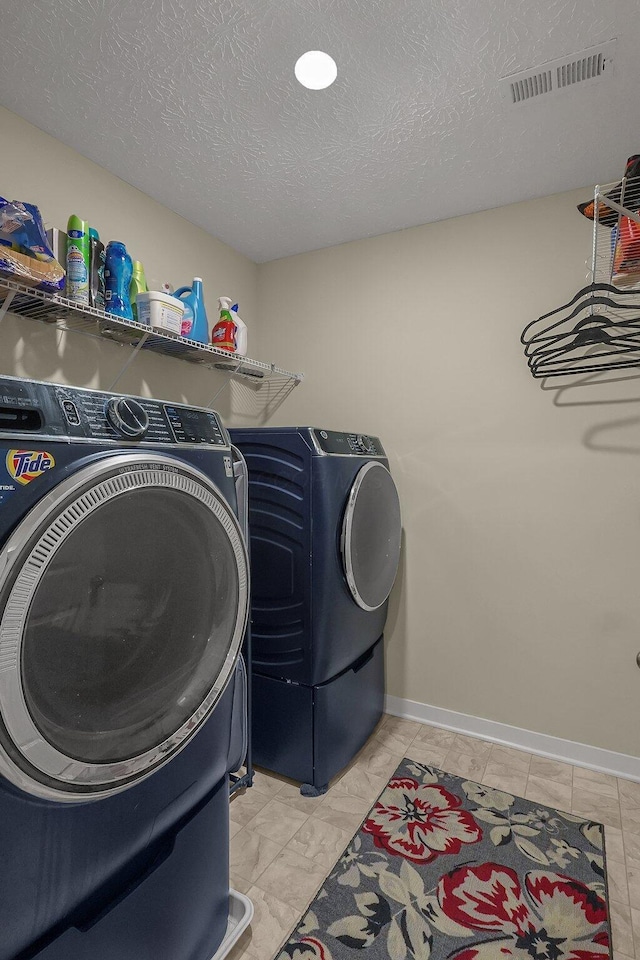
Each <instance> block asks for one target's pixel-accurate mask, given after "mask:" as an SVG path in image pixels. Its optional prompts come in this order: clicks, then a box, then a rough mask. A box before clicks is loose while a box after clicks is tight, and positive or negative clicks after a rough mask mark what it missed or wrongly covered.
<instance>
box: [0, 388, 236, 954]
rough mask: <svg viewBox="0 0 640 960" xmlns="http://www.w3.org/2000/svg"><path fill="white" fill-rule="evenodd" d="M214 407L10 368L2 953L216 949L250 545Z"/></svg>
mask: <svg viewBox="0 0 640 960" xmlns="http://www.w3.org/2000/svg"><path fill="white" fill-rule="evenodd" d="M237 466H238V464H237V461H236V464H235V465H234V457H233V451H232V448H231V445H230V442H229V437H228V434H227V432H226V430H225V429H224V427H223V426H222V424H221V423H220V420H219V418H218V417H217V415H216V414H215V413H213V412H212V411H210V410H204V409H196V408H191V407H187V406H184V405H180V404H173V403H162V402H158V401H155V400H147V399H142V398H133V397H125V396H120V395H115V394H110V393H105V392H98V391H92V390H81V389H75V388H71V387H63V386H58V385H54V384H49V383H39V382H35V381H28V380H19V379H13V378H8V377H2V378H0V859H1V863H2V868H1V869H0V931H1V932H0V958H1V960H27V958H29V960H32V958H33V960H88V958H91V960H114V958H115V957H117V958H118V960H210V958H211V957H212V956H213V955H214V954H215V953H216V950H217V949H218V947H219V945H220V943H221V942H222V941H223V939H224V937H225V932H226V930H227V920H228V912H229V910H228V907H229V868H228V843H229V826H228V823H229V821H228V809H229V786H228V771H229V770H230V769H231V768H234V769H235V767H237V765H238V764H239V763H240V761H241V759H242V753H243V749H244V744H243V743H241V740H242V733H241V732H240V733H238V731H241V730H242V715H243V713H244V709H245V704H244V703H243V670H242V660H241V657H240V649H241V644H242V640H243V634H244V629H245V620H246V615H247V609H248V569H247V554H246V548H245V543H244V539H243V536H242V532H241V529H240V526H239V523H238V519H237V500H236V478H235V476H234V474H237V473H239V472H241V471H239V470H238V468H237Z"/></svg>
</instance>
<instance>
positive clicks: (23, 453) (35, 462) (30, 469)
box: [6, 450, 56, 486]
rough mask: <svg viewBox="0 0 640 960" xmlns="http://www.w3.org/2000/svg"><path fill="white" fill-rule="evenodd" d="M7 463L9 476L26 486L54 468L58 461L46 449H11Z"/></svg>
mask: <svg viewBox="0 0 640 960" xmlns="http://www.w3.org/2000/svg"><path fill="white" fill-rule="evenodd" d="M6 465H7V472H8V473H9V476H10V477H12V478H13V479H14V480H17V482H18V483H21V484H22V485H23V486H25V485H26V484H27V483H31V481H32V480H35V479H36V477H41V476H42V474H43V473H46V472H47V470H52V469H53V467H55V465H56V461H55V460H54V458H53V456H52V454H50V453H47V452H46V450H9V452H8V453H7V459H6Z"/></svg>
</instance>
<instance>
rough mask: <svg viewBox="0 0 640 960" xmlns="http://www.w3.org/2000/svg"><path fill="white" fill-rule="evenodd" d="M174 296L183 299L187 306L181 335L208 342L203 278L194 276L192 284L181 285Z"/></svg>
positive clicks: (185, 306) (199, 341)
mask: <svg viewBox="0 0 640 960" xmlns="http://www.w3.org/2000/svg"><path fill="white" fill-rule="evenodd" d="M173 296H174V297H177V298H178V299H179V300H181V301H182V303H183V304H184V308H185V310H184V315H183V317H182V329H181V331H180V335H181V336H183V337H187V339H189V340H197V341H198V343H207V344H208V343H209V321H208V320H207V311H206V310H205V306H204V293H203V290H202V278H201V277H194V278H193V285H192V286H190V287H180V288H179V289H178V290H176V291H175V293H174V294H173Z"/></svg>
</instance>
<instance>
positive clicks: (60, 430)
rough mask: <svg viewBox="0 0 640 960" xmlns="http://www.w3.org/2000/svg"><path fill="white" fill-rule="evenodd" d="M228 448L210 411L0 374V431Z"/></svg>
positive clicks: (226, 437) (75, 438) (220, 429)
mask: <svg viewBox="0 0 640 960" xmlns="http://www.w3.org/2000/svg"><path fill="white" fill-rule="evenodd" d="M2 433H10V434H17V433H29V434H31V435H36V436H49V437H56V438H57V437H59V438H64V437H68V438H70V439H74V440H108V441H123V440H125V441H129V442H144V443H150V444H170V445H188V446H193V445H200V444H205V445H208V446H216V447H228V446H229V438H228V434H227V431H226V430H225V428H224V427H223V426H222V424H221V422H220V420H219V418H218V415H217V414H216V413H214V411H213V410H206V409H204V408H201V407H189V406H186V405H185V404H181V403H165V402H163V401H160V400H151V399H147V398H145V397H130V396H125V395H123V394H117V393H107V392H105V391H102V390H84V389H81V388H79V387H68V386H63V385H62V384H54V383H41V382H39V381H36V380H21V379H18V378H14V377H0V434H2Z"/></svg>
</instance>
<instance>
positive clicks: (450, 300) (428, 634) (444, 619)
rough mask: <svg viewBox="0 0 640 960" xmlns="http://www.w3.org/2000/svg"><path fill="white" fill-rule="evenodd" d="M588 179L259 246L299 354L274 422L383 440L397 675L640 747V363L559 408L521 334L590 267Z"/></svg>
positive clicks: (289, 357) (471, 707) (287, 347)
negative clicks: (412, 224)
mask: <svg viewBox="0 0 640 960" xmlns="http://www.w3.org/2000/svg"><path fill="white" fill-rule="evenodd" d="M588 194H589V189H588V188H587V189H585V190H580V191H577V192H575V193H570V194H564V195H560V196H556V197H549V198H546V199H544V200H539V201H533V202H530V203H522V204H518V205H514V206H509V207H504V208H502V209H498V210H493V211H490V212H487V213H481V214H476V215H473V216H468V217H461V218H459V219H455V220H450V221H446V222H443V223H437V224H432V225H428V226H424V227H418V228H415V229H412V230H406V231H402V232H399V233H394V234H388V235H386V236H381V237H376V238H374V239H371V240H364V241H359V242H356V243H349V244H345V245H342V246H338V247H333V248H330V249H325V250H321V251H318V252H315V253H310V254H304V255H300V256H297V257H290V258H287V259H285V260H281V261H276V262H272V263H269V264H265V265H263V266H261V267H260V273H259V291H260V323H261V326H262V329H263V330H264V331H265V335H266V336H268V339H269V349H270V350H272V351H273V354H274V356H277V357H278V358H279V362H281V363H283V364H284V365H285V366H290V367H291V368H293V369H298V368H299V369H302V370H304V371H305V374H306V376H305V381H304V384H303V385H302V387H301V388H299V389H297V390H296V391H294V393H293V395H292V396H291V397H290V399H289V400H288V401H287V403H286V405H285V406H283V407H282V409H281V410H280V411H279V413H278V415H277V420H274V421H273V422H280V423H286V422H288V423H293V422H296V423H303V422H304V423H312V424H316V425H319V426H323V427H328V428H335V429H353V430H358V431H364V432H369V433H372V434H377V435H379V436H380V437H381V438H382V440H383V442H384V444H385V446H386V448H387V450H388V452H389V457H390V461H391V469H392V472H393V474H394V476H395V478H396V480H397V483H398V486H399V489H400V495H401V500H402V505H403V519H404V535H405V544H404V557H403V564H402V571H401V577H400V580H399V582H398V583H397V584H396V587H395V588H394V593H393V595H392V604H391V613H390V623H389V628H388V659H387V675H388V692H389V693H391V694H393V695H396V696H400V697H406V698H409V699H412V700H417V701H420V702H422V703H428V704H432V705H436V706H440V707H445V708H448V709H451V710H455V711H461V712H463V713H466V714H472V715H475V716H479V717H485V718H490V719H493V720H497V721H501V722H504V723H507V724H512V725H515V726H520V727H524V728H528V729H531V730H535V731H539V732H543V733H548V734H552V735H556V736H559V737H563V738H568V739H572V740H576V741H580V742H583V743H588V744H592V745H595V746H600V747H605V748H609V749H612V750H616V751H621V752H624V753H628V754H632V755H634V756H637V755H639V754H640V723H639V720H638V718H639V714H640V710H639V708H640V671H639V670H638V669H637V667H636V664H635V656H636V652H637V651H638V650H639V649H640V588H639V586H638V584H639V582H640V418H639V417H638V414H637V410H638V406H637V403H638V400H640V381H637V380H636V381H635V383H634V382H633V381H629V382H627V383H625V384H622V385H619V386H618V387H616V388H615V389H616V390H617V391H618V393H617V394H614V393H612V391H613V390H614V388H599V389H596V388H591V390H589V389H587V388H583V389H582V390H579V389H576V390H573V391H572V392H571V391H570V392H567V393H563V394H562V395H561V396H560V397H556V400H557V402H558V403H561V404H563V406H555V405H554V397H555V394H554V393H553V392H543V391H541V389H540V383H539V382H538V381H534V380H533V379H532V377H531V376H530V374H529V372H528V370H527V367H526V364H525V360H524V358H523V356H522V352H521V349H522V348H521V345H520V342H519V336H520V332H521V330H522V328H523V327H524V325H525V324H526V323H527V322H528V321H529V320H531V319H533V318H535V317H536V316H538V315H539V314H541V313H543V312H547V311H548V310H551V309H553V308H554V307H555V306H559V305H560V304H562V303H564V302H566V300H568V299H570V298H571V297H572V296H573V294H574V293H575V292H576V291H577V290H578V288H579V287H580V286H582V285H583V283H584V280H585V270H586V267H585V259H586V258H588V257H589V254H590V242H591V230H590V224H588V223H587V221H586V220H584V219H583V218H581V217H580V216H579V215H578V213H577V212H576V210H575V204H576V203H577V202H578V201H579V200H581V199H584V198H585V197H586V196H588ZM604 399H611V400H628V399H632V400H633V401H634V402H635V405H634V403H631V402H630V403H629V404H628V405H627V404H626V403H621V404H620V405H617V404H616V405H611V406H608V405H605V404H603V402H602V401H603V400H604ZM585 401H589V402H591V403H592V404H593V405H585ZM573 404H577V405H573ZM615 424H617V425H615ZM611 446H613V447H615V448H619V449H603V448H605V447H611ZM623 451H624V452H623Z"/></svg>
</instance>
